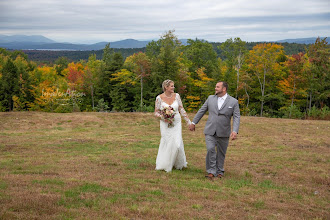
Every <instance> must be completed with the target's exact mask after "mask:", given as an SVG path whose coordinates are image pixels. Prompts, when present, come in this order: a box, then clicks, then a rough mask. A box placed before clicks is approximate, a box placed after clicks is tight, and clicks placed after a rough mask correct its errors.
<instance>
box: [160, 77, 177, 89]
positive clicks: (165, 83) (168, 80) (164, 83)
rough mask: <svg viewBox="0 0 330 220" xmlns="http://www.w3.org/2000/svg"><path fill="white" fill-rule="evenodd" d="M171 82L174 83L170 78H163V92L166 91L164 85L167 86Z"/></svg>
mask: <svg viewBox="0 0 330 220" xmlns="http://www.w3.org/2000/svg"><path fill="white" fill-rule="evenodd" d="M171 83H173V84H174V82H173V81H172V80H170V79H167V80H165V81H164V82H163V84H162V88H163V92H165V91H166V87H168V86H169V85H170V84H171Z"/></svg>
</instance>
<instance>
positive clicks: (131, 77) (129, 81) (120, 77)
mask: <svg viewBox="0 0 330 220" xmlns="http://www.w3.org/2000/svg"><path fill="white" fill-rule="evenodd" d="M112 76H113V78H112V79H110V80H111V81H118V82H119V83H120V84H121V85H135V84H136V78H137V76H136V75H135V74H134V73H132V72H130V71H128V70H127V69H121V70H120V71H119V72H116V73H114V74H113V75H112Z"/></svg>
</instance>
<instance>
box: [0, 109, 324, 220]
mask: <svg viewBox="0 0 330 220" xmlns="http://www.w3.org/2000/svg"><path fill="white" fill-rule="evenodd" d="M190 116H191V118H192V117H193V115H190ZM0 121H1V124H0V169H1V170H0V171H1V173H0V219H156V218H157V219H328V218H329V216H330V213H329V210H330V209H329V208H330V206H329V195H330V193H329V186H330V179H329V173H330V172H329V167H330V166H329V163H330V152H329V147H330V145H329V143H330V140H329V139H330V138H329V132H330V129H329V127H330V122H329V121H309V120H287V119H271V118H255V117H242V119H241V129H240V134H239V139H238V140H237V141H234V142H231V143H230V146H229V148H228V152H227V159H226V164H225V168H226V176H225V177H224V178H223V179H222V180H217V181H213V182H212V181H209V180H207V179H205V178H204V169H205V154H206V149H205V143H204V136H203V126H204V124H205V122H206V117H204V118H203V120H202V121H201V122H200V124H199V125H198V126H197V130H196V132H194V133H191V132H190V131H188V129H187V128H184V131H183V137H184V143H185V151H186V156H187V160H188V168H187V169H185V170H183V171H179V170H174V171H173V172H171V173H165V172H162V171H155V170H154V168H155V160H156V155H157V150H158V144H159V140H160V132H159V124H158V122H157V120H156V119H155V118H153V117H152V114H143V113H73V114H52V113H41V112H11V113H0Z"/></svg>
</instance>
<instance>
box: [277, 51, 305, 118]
mask: <svg viewBox="0 0 330 220" xmlns="http://www.w3.org/2000/svg"><path fill="white" fill-rule="evenodd" d="M305 63H306V57H305V55H304V54H303V53H299V54H294V55H292V56H291V57H289V59H288V61H287V62H285V66H286V67H287V68H288V74H287V75H285V77H284V78H283V79H282V80H280V81H279V88H280V89H281V91H283V92H284V94H286V95H288V96H289V97H290V106H291V107H290V112H289V117H290V118H291V114H292V108H293V105H294V101H295V99H296V98H297V97H304V96H305V90H306V89H305V88H304V86H305V85H304V84H303V83H304V66H305Z"/></svg>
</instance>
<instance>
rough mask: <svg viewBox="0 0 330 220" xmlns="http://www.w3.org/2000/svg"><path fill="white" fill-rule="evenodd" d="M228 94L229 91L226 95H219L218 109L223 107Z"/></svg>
mask: <svg viewBox="0 0 330 220" xmlns="http://www.w3.org/2000/svg"><path fill="white" fill-rule="evenodd" d="M227 96H228V95H227V93H226V94H225V95H224V96H222V97H218V109H219V110H220V109H221V107H222V105H223V103H224V102H225V100H226V98H227Z"/></svg>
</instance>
